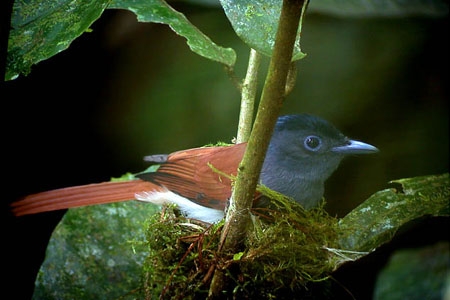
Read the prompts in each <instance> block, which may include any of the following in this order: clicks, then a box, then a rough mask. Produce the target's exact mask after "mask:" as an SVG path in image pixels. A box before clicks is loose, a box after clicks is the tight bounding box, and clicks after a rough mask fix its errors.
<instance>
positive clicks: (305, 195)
mask: <svg viewBox="0 0 450 300" xmlns="http://www.w3.org/2000/svg"><path fill="white" fill-rule="evenodd" d="M375 152H378V149H377V148H376V147H374V146H372V145H369V144H366V143H363V142H359V141H354V140H351V139H349V138H347V137H346V136H345V135H344V134H342V133H341V132H340V131H339V130H338V129H336V127H334V126H333V125H332V124H330V123H329V122H327V121H326V120H323V119H321V118H318V117H316V116H312V115H308V114H300V115H287V116H281V117H279V118H278V121H277V123H276V126H275V129H274V133H273V135H272V139H271V141H270V145H269V148H268V150H267V155H266V159H265V161H264V165H263V169H262V172H261V181H262V183H263V184H265V185H266V186H268V187H269V188H271V189H273V190H276V191H278V192H281V193H283V194H285V195H287V196H290V197H292V198H294V199H295V200H297V201H298V202H300V203H301V204H303V205H304V206H305V207H307V208H309V207H312V206H314V205H316V204H317V203H318V202H319V201H320V200H321V198H322V196H323V185H324V182H325V180H326V179H327V178H328V177H329V176H330V175H331V174H332V173H333V172H334V171H335V170H336V168H337V167H338V166H339V163H340V162H341V161H342V159H343V158H344V157H345V156H347V155H349V154H366V153H375Z"/></svg>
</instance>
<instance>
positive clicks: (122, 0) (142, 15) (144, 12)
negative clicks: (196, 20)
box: [109, 0, 236, 67]
mask: <svg viewBox="0 0 450 300" xmlns="http://www.w3.org/2000/svg"><path fill="white" fill-rule="evenodd" d="M109 8H118V9H127V10H130V11H132V12H134V13H135V14H136V16H137V19H138V20H139V21H141V22H153V23H162V24H167V25H169V26H170V28H171V29H172V30H173V31H175V32H176V33H177V34H179V35H181V36H183V37H185V38H186V40H187V44H188V45H189V47H190V49H191V50H192V51H193V52H195V53H197V54H198V55H201V56H203V57H205V58H208V59H211V60H213V61H217V62H220V63H223V64H225V65H227V66H230V67H232V66H233V65H234V63H235V62H236V53H235V52H234V50H233V49H231V48H223V47H220V46H218V45H216V44H215V43H214V42H213V41H211V39H210V38H209V37H207V36H206V35H204V34H203V33H202V32H201V31H200V30H199V29H198V28H196V27H195V26H194V25H192V23H190V22H189V20H188V19H187V18H186V17H185V16H184V15H183V14H182V13H180V12H178V11H176V10H174V9H173V8H172V7H170V6H169V5H168V4H167V3H166V2H165V1H162V0H136V1H129V0H113V1H112V2H111V4H110V5H109Z"/></svg>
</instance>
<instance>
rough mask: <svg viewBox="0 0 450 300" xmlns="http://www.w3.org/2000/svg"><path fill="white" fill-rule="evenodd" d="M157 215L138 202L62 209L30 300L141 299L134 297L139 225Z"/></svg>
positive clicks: (141, 235) (140, 254)
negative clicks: (62, 213) (64, 212)
mask: <svg viewBox="0 0 450 300" xmlns="http://www.w3.org/2000/svg"><path fill="white" fill-rule="evenodd" d="M157 211H159V208H158V207H157V206H156V205H149V204H148V203H142V202H139V201H128V202H120V203H111V204H103V205H95V206H85V207H80V208H74V209H70V210H68V211H67V213H66V214H65V215H64V217H63V219H62V220H61V222H60V223H59V224H58V226H57V227H56V228H55V230H54V232H53V234H52V237H51V239H50V241H49V244H48V247H47V251H46V257H45V260H44V262H43V264H42V266H41V269H40V271H39V274H38V276H37V279H36V283H35V290H34V295H33V299H139V298H141V299H142V298H144V296H142V295H141V296H140V294H139V293H137V292H138V290H139V287H140V284H141V274H142V273H141V272H142V268H143V264H144V261H145V258H146V256H147V253H148V249H147V246H146V243H145V230H146V226H145V225H144V224H146V222H147V220H148V218H149V216H151V215H152V214H154V213H156V212H157ZM132 291H135V293H132ZM128 293H130V294H128Z"/></svg>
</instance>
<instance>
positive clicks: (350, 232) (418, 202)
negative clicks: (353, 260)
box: [339, 173, 450, 251]
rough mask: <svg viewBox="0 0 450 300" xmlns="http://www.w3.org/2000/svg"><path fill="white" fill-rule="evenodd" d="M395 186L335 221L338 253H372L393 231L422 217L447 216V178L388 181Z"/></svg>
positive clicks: (449, 194)
mask: <svg viewBox="0 0 450 300" xmlns="http://www.w3.org/2000/svg"><path fill="white" fill-rule="evenodd" d="M391 183H392V184H394V185H396V186H395V187H393V188H390V189H385V190H382V191H379V192H377V193H375V194H373V195H372V196H371V197H370V198H369V199H367V200H366V201H365V202H364V203H362V204H361V205H359V206H358V207H357V208H355V209H354V210H353V211H351V212H350V213H349V214H348V215H346V216H345V217H344V218H342V219H341V220H340V221H339V227H340V230H341V236H340V238H339V244H340V247H341V249H345V250H351V251H373V250H374V249H376V248H378V247H379V246H381V245H382V244H384V243H387V242H389V241H390V240H391V239H392V237H393V236H394V234H395V233H396V232H397V230H398V229H399V228H400V227H401V226H402V225H405V224H406V223H408V222H409V221H412V220H414V219H417V218H420V217H424V216H449V215H450V207H449V199H450V180H449V174H448V173H446V174H442V175H431V176H423V177H415V178H407V179H399V180H393V181H391Z"/></svg>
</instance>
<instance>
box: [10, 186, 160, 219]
mask: <svg viewBox="0 0 450 300" xmlns="http://www.w3.org/2000/svg"><path fill="white" fill-rule="evenodd" d="M160 189H162V188H161V187H160V186H158V185H156V184H154V183H151V182H148V181H144V180H141V179H137V180H130V181H111V182H102V183H94V184H88V185H80V186H74V187H68V188H61V189H56V190H51V191H46V192H41V193H37V194H32V195H28V196H26V197H24V198H22V199H21V200H19V201H16V202H13V203H12V204H11V207H12V212H13V214H14V215H16V216H23V215H28V214H36V213H41V212H46V211H52V210H59V209H66V208H72V207H80V206H87V205H96V204H104V203H113V202H121V201H127V200H133V199H135V197H134V195H135V194H136V193H139V192H143V191H154V190H160Z"/></svg>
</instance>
